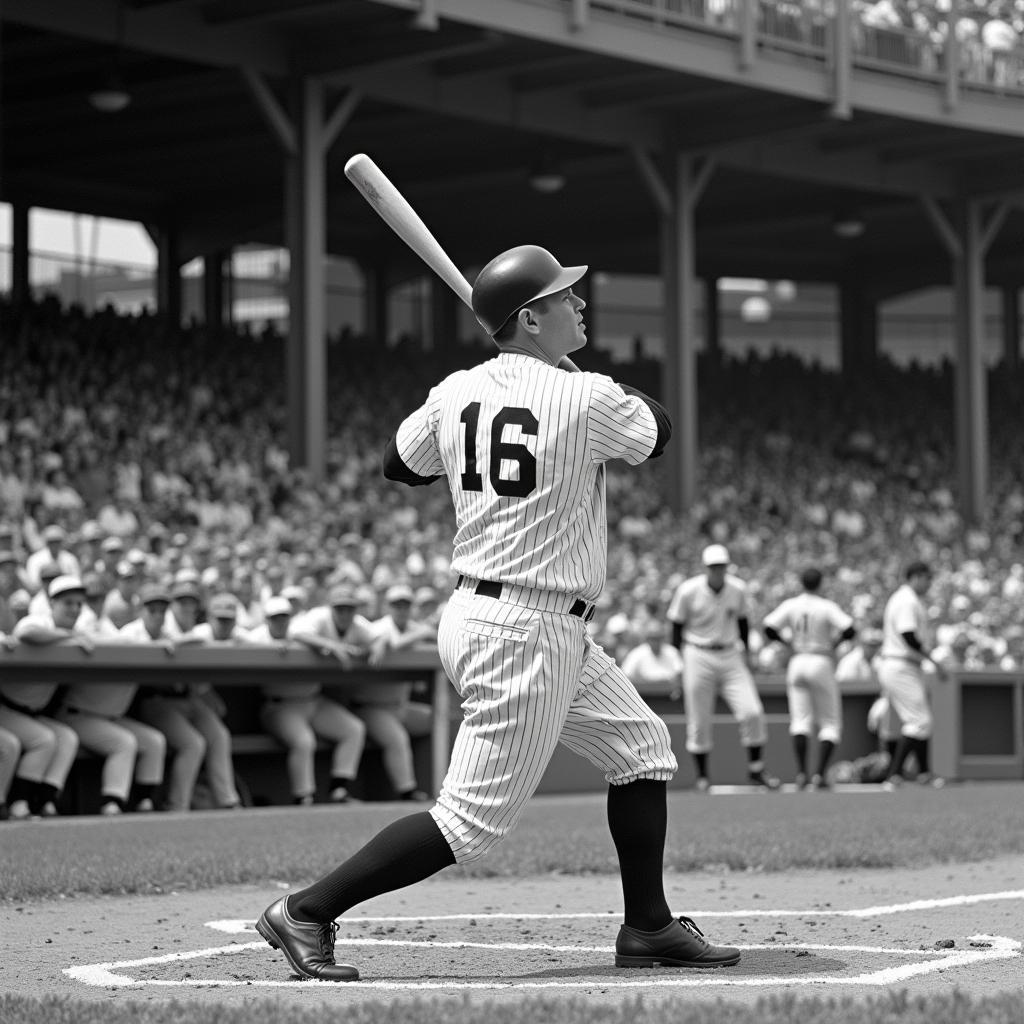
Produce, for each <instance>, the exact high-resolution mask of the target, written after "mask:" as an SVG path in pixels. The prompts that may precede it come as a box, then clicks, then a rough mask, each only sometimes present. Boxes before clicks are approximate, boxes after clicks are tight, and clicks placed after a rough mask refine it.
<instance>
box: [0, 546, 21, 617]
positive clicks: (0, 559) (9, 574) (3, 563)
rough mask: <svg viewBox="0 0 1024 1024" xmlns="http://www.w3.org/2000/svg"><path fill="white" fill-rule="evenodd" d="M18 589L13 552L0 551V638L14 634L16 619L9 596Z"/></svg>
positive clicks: (19, 586) (16, 562)
mask: <svg viewBox="0 0 1024 1024" xmlns="http://www.w3.org/2000/svg"><path fill="white" fill-rule="evenodd" d="M19 589H21V583H20V581H19V579H18V559H17V558H16V557H15V555H14V552H13V551H10V550H7V549H3V550H0V637H4V636H8V635H10V634H11V633H12V632H14V624H15V622H17V619H15V617H14V611H13V610H12V609H11V604H10V602H11V596H12V595H13V594H14V592H15V591H17V590H19Z"/></svg>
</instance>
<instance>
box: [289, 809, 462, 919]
mask: <svg viewBox="0 0 1024 1024" xmlns="http://www.w3.org/2000/svg"><path fill="white" fill-rule="evenodd" d="M454 863H455V855H454V854H453V853H452V848H451V847H450V846H449V845H448V841H447V840H446V839H445V838H444V836H443V835H442V833H441V830H440V829H439V828H438V827H437V823H436V822H435V821H434V819H433V818H432V817H431V816H430V814H429V813H427V812H426V811H423V812H422V813H421V814H410V815H409V816H408V817H406V818H399V820H398V821H394V822H392V823H391V824H390V825H388V826H387V827H386V828H384V829H382V830H381V831H380V832H378V833H377V834H376V835H375V836H374V837H373V838H372V839H371V840H370V841H369V842H368V843H367V844H366V845H365V846H364V847H363V848H362V849H361V850H359V851H358V852H357V853H354V854H353V855H352V856H351V857H349V859H348V860H347V861H345V863H344V864H340V865H339V866H338V867H336V868H335V869H334V870H333V871H332V872H331V873H330V874H328V875H324V877H323V878H321V879H320V880H319V881H316V882H314V883H313V884H312V885H311V886H309V887H308V888H306V889H301V890H299V892H297V893H294V894H293V895H291V896H289V897H288V912H289V913H290V914H291V915H292V916H293V917H295V918H297V919H298V920H300V921H317V922H320V921H333V920H334V919H335V918H336V917H337V916H338V915H339V914H343V913H344V912H345V911H346V910H348V909H349V907H354V906H355V905H356V904H357V903H362V902H363V901H364V900H368V899H370V898H371V897H373V896H379V895H380V894H381V893H384V892H391V891H392V890H394V889H402V888H404V887H405V886H407V885H412V884H413V883H414V882H421V881H422V880H423V879H424V878H429V877H430V876H431V875H434V874H436V873H437V872H438V871H440V870H441V869H442V868H446V867H448V866H449V865H450V864H454Z"/></svg>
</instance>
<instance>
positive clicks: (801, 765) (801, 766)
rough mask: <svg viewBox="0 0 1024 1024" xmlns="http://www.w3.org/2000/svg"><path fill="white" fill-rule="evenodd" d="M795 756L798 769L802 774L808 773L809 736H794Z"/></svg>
mask: <svg viewBox="0 0 1024 1024" xmlns="http://www.w3.org/2000/svg"><path fill="white" fill-rule="evenodd" d="M793 756H794V757H795V758H796V770H797V772H799V773H800V774H801V775H806V774H807V737H806V736H801V735H799V734H798V735H796V736H794V737H793Z"/></svg>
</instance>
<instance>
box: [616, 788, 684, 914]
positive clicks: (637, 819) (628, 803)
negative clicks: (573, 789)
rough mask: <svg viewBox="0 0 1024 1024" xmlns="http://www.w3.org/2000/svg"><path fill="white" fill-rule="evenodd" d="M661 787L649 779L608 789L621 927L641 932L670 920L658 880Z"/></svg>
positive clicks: (663, 808)
mask: <svg viewBox="0 0 1024 1024" xmlns="http://www.w3.org/2000/svg"><path fill="white" fill-rule="evenodd" d="M666 788H667V787H666V784H665V783H664V782H660V781H657V780H655V779H637V780H636V781H635V782H628V783H626V785H624V786H609V787H608V829H609V831H610V832H611V834H612V840H613V841H614V842H615V850H616V852H617V853H618V855H619V873H620V874H621V875H622V897H623V903H624V905H625V923H626V924H628V925H629V926H630V927H631V928H639V929H640V930H641V931H645V932H654V931H658V930H659V929H660V928H664V927H665V925H667V924H668V923H669V922H670V921H671V920H672V911H671V910H669V906H668V902H667V901H666V899H665V889H664V885H663V882H662V873H663V871H664V860H665V832H666V830H667V828H668V808H667V805H666V798H665V793H666Z"/></svg>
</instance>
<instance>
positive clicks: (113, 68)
mask: <svg viewBox="0 0 1024 1024" xmlns="http://www.w3.org/2000/svg"><path fill="white" fill-rule="evenodd" d="M114 9H115V18H116V21H115V24H114V49H113V53H112V54H111V57H110V66H109V67H108V68H107V71H106V74H104V76H103V77H102V79H101V80H100V83H99V84H98V85H97V86H96V88H94V89H92V90H91V91H90V93H89V103H90V105H91V106H92V107H93V109H95V110H98V111H100V112H101V113H103V114H117V113H119V112H120V111H122V110H124V109H125V107H127V106H129V105H130V104H131V102H132V94H131V93H130V92H129V91H128V89H127V87H126V86H125V83H124V79H123V78H122V77H121V69H120V63H121V47H122V45H123V43H124V0H117V4H116V5H115V8H114Z"/></svg>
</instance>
